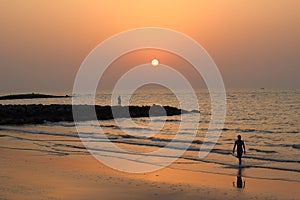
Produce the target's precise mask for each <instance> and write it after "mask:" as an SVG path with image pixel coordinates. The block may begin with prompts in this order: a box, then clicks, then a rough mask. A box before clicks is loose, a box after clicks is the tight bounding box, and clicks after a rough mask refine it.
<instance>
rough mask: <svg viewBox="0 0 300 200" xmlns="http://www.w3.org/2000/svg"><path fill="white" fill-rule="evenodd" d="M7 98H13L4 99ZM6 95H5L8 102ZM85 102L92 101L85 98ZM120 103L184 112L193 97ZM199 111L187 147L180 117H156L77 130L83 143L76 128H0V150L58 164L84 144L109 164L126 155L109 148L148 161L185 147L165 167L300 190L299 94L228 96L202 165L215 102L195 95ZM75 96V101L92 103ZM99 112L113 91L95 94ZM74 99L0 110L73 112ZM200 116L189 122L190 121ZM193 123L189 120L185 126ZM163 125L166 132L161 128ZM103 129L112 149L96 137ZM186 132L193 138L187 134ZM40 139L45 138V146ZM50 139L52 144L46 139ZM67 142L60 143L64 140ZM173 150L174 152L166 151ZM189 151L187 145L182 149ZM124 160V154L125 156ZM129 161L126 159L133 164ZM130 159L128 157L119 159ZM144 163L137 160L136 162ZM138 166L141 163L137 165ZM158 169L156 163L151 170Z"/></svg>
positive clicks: (151, 96) (137, 97) (160, 92)
mask: <svg viewBox="0 0 300 200" xmlns="http://www.w3.org/2000/svg"><path fill="white" fill-rule="evenodd" d="M47 93H48V94H55V95H65V94H68V95H71V92H61V91H60V92H57V91H51V92H47ZM5 94H8V93H5ZM3 95H4V94H3ZM87 95H88V94H87ZM118 95H120V96H121V98H122V102H126V100H128V102H129V104H130V105H138V106H143V105H150V106H152V105H154V104H155V105H163V106H175V107H180V102H179V100H178V99H179V98H178V96H181V97H180V98H181V99H182V98H183V99H184V98H185V99H186V101H187V102H188V101H190V99H189V98H191V96H192V95H189V94H188V93H187V92H186V91H184V90H178V91H176V92H175V93H174V92H172V91H170V90H168V89H164V88H156V89H151V88H146V89H139V90H137V91H136V92H134V94H133V95H130V94H129V93H128V92H127V91H119V92H118ZM196 95H197V98H198V99H197V100H198V103H199V107H198V108H195V107H193V106H192V105H191V107H190V108H189V110H193V109H199V111H200V116H199V124H198V127H197V130H196V131H197V134H196V135H195V137H194V138H193V139H192V141H189V139H186V140H185V137H186V138H189V137H190V135H192V131H193V130H190V129H188V128H186V127H185V130H184V134H185V135H183V137H180V139H177V140H175V139H174V137H175V135H176V134H178V127H179V126H180V124H181V123H183V121H182V120H183V118H182V116H168V117H165V116H163V117H151V118H135V119H132V120H133V121H134V123H136V124H137V125H136V126H133V125H132V123H126V119H124V120H123V121H122V123H116V121H114V120H105V121H87V122H80V123H78V124H77V126H81V127H83V128H82V129H81V133H80V136H82V138H81V139H82V141H84V143H81V142H80V140H76V138H78V137H79V134H78V132H77V129H76V127H75V124H74V123H73V122H55V123H52V122H45V123H44V124H39V125H9V126H0V136H1V137H7V138H9V139H10V140H11V142H10V143H2V144H0V148H2V149H5V148H13V149H18V150H20V151H21V150H25V151H38V152H44V153H47V154H53V155H57V156H76V155H87V154H89V153H90V152H88V151H86V150H85V147H86V146H85V144H87V143H89V142H90V143H93V144H94V145H95V144H96V145H98V146H99V148H95V149H94V151H99V152H98V153H99V154H102V155H105V156H107V157H109V156H112V157H117V155H118V154H124V152H117V151H116V152H113V153H112V152H111V149H105V148H104V147H105V145H104V147H103V148H102V146H103V144H104V143H105V142H112V143H113V144H115V145H117V146H118V147H119V148H121V149H123V150H126V152H129V154H130V153H137V154H140V155H141V156H142V153H149V152H151V151H156V150H158V149H160V148H175V149H176V147H177V146H176V144H178V148H179V150H180V147H181V146H182V145H183V144H186V143H188V142H189V144H188V148H187V149H185V150H184V152H182V155H180V156H179V157H178V159H175V160H174V161H173V162H172V164H171V165H169V166H168V167H171V168H176V169H182V170H188V171H193V172H197V171H199V172H208V173H217V174H228V175H236V174H237V169H240V168H243V176H244V177H249V178H262V179H272V180H284V181H295V182H300V89H268V88H258V89H226V102H227V106H226V118H225V124H224V127H223V129H222V131H221V134H220V137H219V138H218V139H217V141H216V144H215V145H214V147H213V149H212V150H211V151H210V152H209V153H208V155H207V156H205V157H204V158H199V150H200V148H201V145H202V144H203V139H204V136H205V135H206V132H207V130H208V127H209V123H210V120H211V105H210V102H211V99H210V95H209V92H208V90H207V89H198V90H196ZM87 97H88V96H78V97H74V98H83V99H84V98H87ZM95 102H96V104H97V105H116V104H117V96H113V97H112V94H111V92H109V91H98V92H97V94H96V100H95ZM71 103H72V99H71V98H57V99H56V98H53V99H26V100H25V99H24V100H2V101H1V102H0V104H71ZM194 114H195V113H187V114H184V115H186V116H189V115H190V116H192V115H194ZM186 119H188V117H187V118H186ZM162 122H163V126H161V123H162ZM99 127H101V130H102V131H103V133H105V135H106V136H107V138H108V139H109V141H106V140H103V137H102V136H101V137H100V136H99ZM189 131H191V132H190V133H189ZM237 135H241V136H242V140H243V141H244V142H245V145H246V154H245V155H244V156H243V164H242V165H241V166H238V160H237V158H236V157H235V155H233V154H232V149H233V145H234V142H235V140H236V137H237ZM43 136H48V137H47V139H45V137H43ZM51 137H53V139H49V138H51ZM60 137H62V138H63V139H59V138H60ZM171 142H173V143H174V144H175V145H171V146H168V144H169V143H171ZM183 146H184V145H183ZM125 154H126V153H125ZM129 157H130V156H128V158H129ZM118 158H119V159H126V158H127V156H126V155H125V156H124V155H123V156H119V157H118ZM131 161H132V162H139V160H131ZM137 164H138V163H137ZM151 164H153V165H155V164H157V165H161V164H162V163H155V159H153V162H152V163H151Z"/></svg>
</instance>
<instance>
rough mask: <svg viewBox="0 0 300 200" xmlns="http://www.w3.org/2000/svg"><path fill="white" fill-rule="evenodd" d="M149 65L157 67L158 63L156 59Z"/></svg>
mask: <svg viewBox="0 0 300 200" xmlns="http://www.w3.org/2000/svg"><path fill="white" fill-rule="evenodd" d="M151 64H152V66H153V67H156V66H157V65H159V62H158V60H157V59H153V60H152V61H151Z"/></svg>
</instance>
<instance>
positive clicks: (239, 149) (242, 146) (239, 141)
mask: <svg viewBox="0 0 300 200" xmlns="http://www.w3.org/2000/svg"><path fill="white" fill-rule="evenodd" d="M237 138H238V139H237V140H236V141H235V143H234V147H233V150H232V154H234V151H235V147H237V149H236V152H237V158H238V159H239V165H241V164H242V156H243V153H244V154H246V149H245V143H244V141H243V140H242V136H240V135H238V136H237Z"/></svg>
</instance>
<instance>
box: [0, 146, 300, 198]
mask: <svg viewBox="0 0 300 200" xmlns="http://www.w3.org/2000/svg"><path fill="white" fill-rule="evenodd" d="M1 154H2V156H1V158H0V159H1V162H0V166H1V169H2V170H1V172H0V181H1V183H2V184H1V186H0V191H1V195H0V198H4V199H37V198H39V199H99V198H100V197H101V199H141V198H143V199H155V198H162V199H184V198H189V199H199V198H205V199H224V198H225V199H297V197H299V195H300V192H299V191H298V189H297V185H295V184H294V183H291V182H288V181H274V180H273V181H271V180H258V179H253V178H246V180H245V181H246V184H247V185H246V187H245V188H243V189H240V188H236V187H234V186H233V182H235V180H236V177H234V176H229V175H216V174H210V173H203V172H191V171H186V170H176V169H171V168H169V167H167V168H164V169H161V170H158V171H155V172H151V173H144V174H127V173H124V172H119V171H115V170H113V169H111V168H108V167H106V166H104V165H103V164H102V163H100V162H99V161H97V160H96V159H95V158H94V157H93V156H91V155H73V156H55V155H45V154H44V153H41V152H39V153H38V152H28V151H18V150H8V149H6V150H3V149H1ZM298 186H299V184H298Z"/></svg>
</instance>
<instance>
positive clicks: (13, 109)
mask: <svg viewBox="0 0 300 200" xmlns="http://www.w3.org/2000/svg"><path fill="white" fill-rule="evenodd" d="M73 106H75V107H76V108H75V109H76V110H79V113H80V115H79V116H78V117H76V120H79V121H87V120H93V116H91V115H90V112H88V111H91V110H95V111H96V115H97V119H98V120H108V119H113V118H114V117H115V118H128V117H132V118H137V117H149V111H150V113H151V116H161V115H165V114H166V115H167V116H172V115H180V114H184V113H187V112H188V111H186V110H182V109H178V108H176V107H170V106H163V107H162V106H159V105H154V106H129V107H126V106H113V107H112V106H97V105H96V106H92V105H73ZM155 106H156V108H164V109H152V108H153V107H155ZM151 107H152V108H151ZM150 108H151V110H150ZM128 109H129V113H128V112H127V111H128ZM112 110H113V111H114V115H113V112H112ZM153 110H154V111H153ZM59 121H68V122H72V121H74V119H73V113H72V105H65V104H52V105H42V104H31V105H1V104H0V125H8V124H19V125H21V124H42V123H45V122H59Z"/></svg>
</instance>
